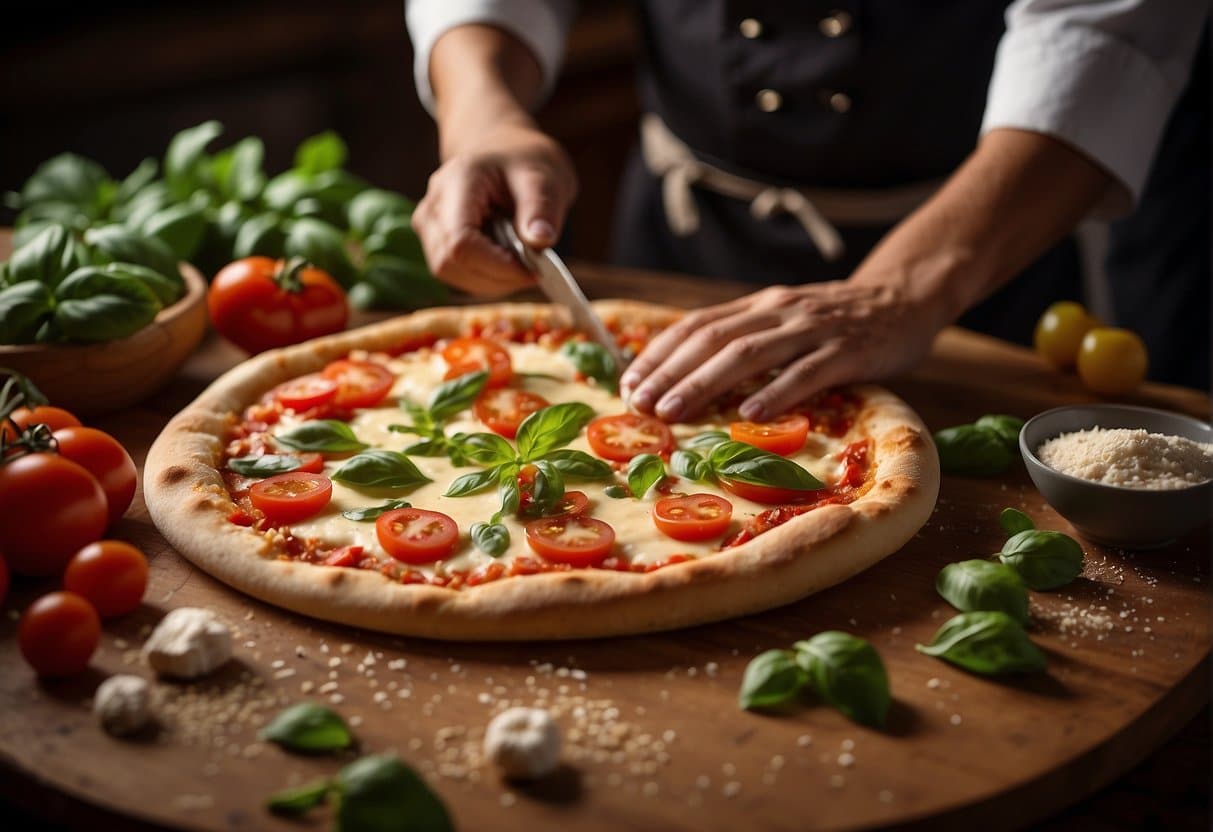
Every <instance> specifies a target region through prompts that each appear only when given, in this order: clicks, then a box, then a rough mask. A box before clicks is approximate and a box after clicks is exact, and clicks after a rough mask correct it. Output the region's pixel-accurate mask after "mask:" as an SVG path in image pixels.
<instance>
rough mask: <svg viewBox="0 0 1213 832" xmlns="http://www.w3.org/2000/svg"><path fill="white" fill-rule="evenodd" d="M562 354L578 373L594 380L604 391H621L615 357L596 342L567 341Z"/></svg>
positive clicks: (561, 349)
mask: <svg viewBox="0 0 1213 832" xmlns="http://www.w3.org/2000/svg"><path fill="white" fill-rule="evenodd" d="M560 354H561V355H563V356H564V357H565V358H567V359H568V360H569V361H570V362H571V363H572V365H573V366H574V367H576V368H577V372H579V373H581V374H582V375H583V376H585V377H586V378H592V379H594V381H596V382H598V385H599V386H600V387H602V388H603V389H606V390H609V391H611V392H612V393H614V392H615V391H616V390H618V389H619V368H618V367H616V366H615V357H614V356H613V355H611V353H610V351H609V350H607V348H606V347H604V346H603V345H602V344H599V343H597V342H596V341H572V340H570V341H565V342H564V343H563V344H562V345H561V346H560Z"/></svg>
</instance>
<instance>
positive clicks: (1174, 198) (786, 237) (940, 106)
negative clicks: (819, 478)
mask: <svg viewBox="0 0 1213 832" xmlns="http://www.w3.org/2000/svg"><path fill="white" fill-rule="evenodd" d="M638 5H639V7H640V17H641V23H642V31H643V37H644V58H645V59H644V61H643V62H642V66H641V70H640V93H641V100H642V104H643V106H644V108H645V109H646V110H647V111H648V112H652V113H655V114H657V115H658V116H660V117H661V119H662V120H663V121H664V122H665V123H666V125H668V127H669V128H670V130H671V131H672V132H673V133H674V134H675V135H676V136H677V137H678V138H680V139H681V140H682V141H683V142H685V143H686V144H687V145H689V146H690V147H691V148H692V149H693V150H694V151H695V155H696V156H697V157H699V158H700V159H702V160H703V161H705V162H707V163H709V164H712V165H714V166H716V167H719V168H721V169H723V170H726V171H729V172H731V173H735V174H738V175H741V176H746V177H749V178H752V179H756V180H758V181H761V182H767V183H771V184H779V185H786V186H789V187H822V188H865V189H872V188H885V187H893V186H898V185H906V184H912V183H917V182H923V181H927V180H931V179H937V178H940V177H945V176H947V175H949V174H950V173H951V172H952V171H953V170H955V169H956V167H957V166H958V165H959V164H960V163H961V162H962V161H963V160H964V159H965V157H966V156H968V154H969V153H971V152H972V150H973V148H974V146H975V144H976V140H977V136H978V130H979V128H980V124H981V116H982V112H983V110H984V107H985V100H986V92H987V87H988V85H989V80H990V74H991V71H992V68H993V63H994V53H995V48H996V47H997V44H998V40H999V38H1000V37H1001V36H1002V33H1003V29H1004V23H1003V14H1004V12H1005V9H1006V5H1007V3H1006V2H1005V1H1004V0H951V1H950V2H930V3H926V2H918V3H913V2H906V0H866V2H858V0H849V1H848V0H825V1H824V2H812V1H810V2H798V3H794V4H793V3H787V2H776V0H767V2H761V1H759V0H751V1H750V2H720V1H719V0H718V1H717V2H704V0H650V2H642V3H640V4H638ZM1198 66H1202V67H1203V65H1201V64H1198ZM1194 75H1195V76H1197V77H1196V78H1195V79H1194V81H1193V84H1192V86H1198V84H1199V81H1200V79H1201V78H1203V80H1204V95H1203V99H1202V98H1201V96H1200V94H1199V90H1197V91H1195V92H1194V91H1193V90H1191V89H1190V90H1189V91H1188V94H1187V95H1185V103H1186V104H1187V105H1189V106H1187V107H1179V108H1177V110H1176V115H1175V116H1174V117H1173V118H1172V125H1171V128H1172V129H1170V130H1169V131H1168V135H1167V142H1165V143H1164V145H1165V147H1166V149H1167V150H1181V151H1183V153H1182V156H1183V158H1177V157H1173V156H1167V157H1166V163H1167V165H1168V167H1170V168H1173V169H1174V177H1175V181H1174V182H1173V183H1172V187H1170V188H1163V189H1159V190H1158V191H1157V192H1156V189H1155V181H1154V180H1155V179H1157V178H1158V176H1157V174H1158V170H1156V171H1155V174H1156V175H1155V177H1154V178H1153V179H1152V180H1151V185H1150V188H1149V189H1147V193H1146V195H1145V197H1144V198H1143V201H1142V203H1141V205H1140V207H1139V209H1138V210H1137V212H1136V213H1135V214H1134V216H1133V217H1130V218H1128V219H1126V220H1124V221H1122V222H1120V223H1117V224H1116V225H1115V226H1114V228H1113V235H1112V236H1113V244H1112V246H1111V252H1110V254H1111V256H1110V259H1109V271H1110V272H1111V274H1112V278H1111V279H1112V283H1113V286H1114V291H1116V292H1117V296H1116V302H1117V313H1118V320H1117V322H1116V323H1118V324H1120V325H1125V326H1130V327H1131V328H1133V329H1135V330H1137V331H1138V332H1140V333H1141V334H1142V335H1143V337H1144V338H1146V341H1147V346H1148V347H1149V348H1150V351H1151V356H1152V357H1153V364H1154V366H1153V368H1152V371H1151V378H1156V379H1159V380H1172V381H1181V382H1182V383H1187V384H1192V385H1201V386H1207V385H1208V369H1207V368H1208V351H1209V344H1208V330H1209V312H1208V310H1209V303H1208V290H1209V263H1208V245H1207V232H1208V228H1209V176H1208V174H1207V171H1208V164H1209V156H1208V151H1209V131H1208V112H1209V96H1208V78H1207V72H1204V71H1198V72H1196V73H1194ZM772 91H774V92H775V93H776V94H777V95H776V103H775V104H774V106H772V96H771V92H772ZM1189 110H1190V111H1191V113H1190V117H1189V114H1188V111H1189ZM1202 113H1203V145H1202V144H1201V123H1200V116H1201V115H1202ZM1179 121H1182V122H1183V125H1184V127H1185V129H1186V131H1187V133H1188V134H1190V135H1188V136H1187V141H1186V142H1183V143H1181V144H1182V146H1179V147H1171V143H1172V142H1173V141H1176V140H1175V138H1174V136H1173V134H1175V133H1176V132H1177V125H1176V123H1177V122H1179ZM1201 164H1203V170H1204V171H1205V175H1203V176H1196V175H1194V173H1195V171H1194V170H1193V167H1194V166H1195V165H1201ZM1158 167H1160V168H1161V167H1162V165H1161V164H1160V165H1159V166H1158ZM1185 177H1186V179H1185ZM692 192H693V196H694V199H695V203H696V205H697V207H698V212H699V228H698V230H697V231H696V232H695V233H694V234H692V235H690V236H686V237H678V236H675V235H674V234H672V233H671V232H670V230H669V225H668V224H667V221H666V218H665V214H664V210H663V207H662V200H661V192H660V183H659V182H658V180H657V179H656V178H655V177H653V176H652V175H651V174H650V173H649V172H648V171H647V170H646V169H645V167H644V164H643V162H642V160H641V158H640V155H639V152H636V153H633V155H632V158H631V160H630V162H629V164H628V168H627V171H626V173H625V176H624V181H623V184H622V189H621V194H620V201H619V216H618V217H617V220H616V224H615V242H614V258H615V260H616V261H617V262H619V263H621V264H624V265H631V266H637V267H643V268H653V269H664V270H672V271H680V272H686V273H690V274H699V275H704V276H707V277H720V278H730V279H735V280H742V281H748V282H753V283H754V284H756V285H768V284H772V283H786V284H798V283H806V282H812V281H821V280H836V279H842V278H845V277H847V276H848V275H849V274H850V273H851V272H852V271H853V270H854V268H855V267H856V266H857V265H858V264H859V262H860V261H861V260H862V259H863V258H864V257H865V256H866V255H867V253H868V252H869V251H870V250H871V248H872V247H873V246H874V245H875V244H876V243H877V241H879V240H880V238H881V237H882V236H884V234H885V233H887V231H888V230H889V228H888V227H870V226H869V227H852V228H846V227H839V231H840V232H841V234H842V238H843V241H844V243H845V245H846V252H845V254H844V255H843V256H842V257H841V258H839V259H838V260H835V261H832V262H829V261H826V260H825V259H823V258H822V257H821V255H820V253H819V252H818V251H817V250H816V249H815V248H814V246H813V244H812V243H811V242H810V240H809V238H808V236H807V235H806V233H805V230H804V228H803V227H801V225H800V223H799V222H797V221H796V220H795V219H793V218H792V217H791V216H789V215H786V214H782V215H776V216H774V217H772V218H770V219H766V220H759V219H756V218H754V217H753V216H752V215H751V213H750V208H749V205H748V204H747V203H745V202H742V201H739V200H736V199H733V198H730V197H726V196H721V195H718V194H714V193H711V192H709V191H706V190H704V189H702V188H693V189H692ZM1045 198H1047V195H1046V197H1045ZM1177 203H1183V204H1182V205H1177ZM1179 215H1183V216H1184V218H1185V222H1184V223H1182V225H1184V226H1185V227H1184V228H1182V229H1181V228H1178V227H1177V224H1175V223H1171V222H1169V220H1170V219H1171V218H1173V217H1176V216H1179ZM1148 218H1153V222H1150V223H1147V222H1146V221H1147V219H1148ZM1202 222H1203V224H1202ZM1143 225H1146V226H1148V227H1143ZM1198 227H1200V228H1203V229H1204V232H1205V235H1206V236H1205V242H1204V244H1203V245H1201V246H1199V247H1198V248H1200V249H1201V250H1200V252H1197V251H1195V250H1194V248H1196V247H1194V246H1193V245H1192V242H1193V239H1192V238H1194V237H1196V236H1199V235H1198V234H1197V233H1196V230H1197V228H1198ZM1160 235H1161V236H1163V237H1165V238H1166V243H1165V244H1163V245H1160V244H1159V237H1160ZM1134 238H1135V239H1136V240H1137V241H1138V243H1137V244H1136V245H1133V244H1130V243H1126V242H1125V241H1126V240H1130V239H1134ZM1146 240H1150V241H1152V243H1153V244H1152V245H1146V244H1145V242H1146ZM1164 251H1165V252H1167V253H1168V254H1167V255H1166V257H1168V258H1169V261H1170V263H1171V266H1172V267H1171V268H1170V270H1169V271H1168V272H1167V274H1166V275H1165V276H1163V277H1165V279H1166V281H1167V286H1166V289H1167V292H1166V298H1167V300H1168V301H1169V302H1168V303H1166V304H1162V303H1143V302H1142V300H1141V299H1140V296H1141V295H1142V294H1147V295H1148V294H1149V288H1147V287H1151V286H1154V285H1156V284H1157V281H1156V279H1155V278H1156V277H1157V276H1160V274H1161V273H1160V269H1161V268H1162V266H1161V265H1160V263H1159V259H1160V258H1161V257H1163V254H1162V252H1164ZM1127 261H1131V262H1132V267H1131V268H1127V267H1124V266H1122V263H1125V262H1127ZM1080 274H1081V272H1080V261H1079V258H1078V252H1077V247H1076V245H1075V244H1074V242H1073V241H1072V240H1066V241H1064V242H1063V243H1062V244H1060V245H1058V246H1056V247H1055V248H1054V249H1052V250H1051V251H1049V252H1048V253H1046V254H1045V255H1044V256H1042V257H1041V258H1040V259H1039V260H1038V261H1037V262H1036V263H1034V264H1033V265H1032V266H1030V267H1029V268H1028V269H1026V270H1025V271H1024V272H1023V273H1022V274H1020V275H1019V276H1018V277H1017V279H1016V280H1015V281H1013V282H1012V283H1010V284H1008V285H1007V286H1005V287H1004V288H1003V289H1001V290H999V291H998V292H997V293H995V294H994V295H993V296H992V297H990V298H989V299H987V300H986V301H985V302H983V303H982V304H979V305H978V306H977V307H975V308H974V309H972V310H970V311H969V312H968V313H967V314H966V315H965V316H964V318H962V320H961V322H960V323H961V324H962V325H965V326H969V327H971V328H974V329H977V330H980V331H983V332H987V333H990V334H992V335H997V336H999V337H1002V338H1006V339H1008V340H1012V341H1017V342H1020V343H1027V342H1028V341H1030V339H1031V333H1032V329H1033V327H1034V325H1035V322H1036V319H1037V318H1038V317H1039V315H1040V313H1041V311H1043V309H1044V307H1045V306H1047V305H1048V304H1049V303H1050V302H1052V301H1054V300H1057V299H1061V298H1081V296H1082V281H1081V276H1080ZM1128 286H1131V287H1132V289H1134V290H1136V291H1137V292H1138V298H1136V299H1131V300H1128V301H1126V302H1125V303H1124V304H1123V307H1122V302H1121V300H1122V298H1125V297H1129V298H1132V297H1133V295H1132V292H1131V291H1128V290H1126V287H1128ZM1122 290H1125V291H1122ZM1201 291H1203V293H1204V294H1203V298H1204V302H1203V303H1201V302H1200V298H1201V295H1200V292H1201ZM1122 313H1123V315H1124V317H1121V314H1122ZM1178 314H1186V315H1187V318H1186V319H1185V320H1190V323H1191V326H1192V327H1193V328H1194V331H1193V332H1192V333H1191V338H1190V340H1191V341H1193V342H1195V341H1197V340H1201V338H1202V337H1203V351H1202V350H1201V349H1199V348H1197V346H1198V345H1195V344H1190V343H1182V344H1181V343H1180V342H1175V343H1171V342H1164V341H1163V340H1162V339H1163V337H1164V336H1165V337H1166V338H1168V339H1170V338H1171V337H1172V333H1170V332H1169V331H1168V330H1169V327H1170V323H1169V321H1170V320H1171V317H1170V316H1174V315H1178ZM1201 314H1203V323H1202V322H1201V321H1199V320H1197V319H1198V318H1199V317H1200V316H1201ZM1202 333H1203V335H1202ZM1202 355H1203V358H1201V356H1202ZM1202 362H1203V363H1202ZM1202 367H1203V374H1202Z"/></svg>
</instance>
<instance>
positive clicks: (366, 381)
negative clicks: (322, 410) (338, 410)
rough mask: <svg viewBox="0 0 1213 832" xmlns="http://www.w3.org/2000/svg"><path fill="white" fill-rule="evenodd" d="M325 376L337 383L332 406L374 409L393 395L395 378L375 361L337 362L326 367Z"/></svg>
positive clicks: (343, 360) (344, 360)
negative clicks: (389, 394) (391, 393)
mask: <svg viewBox="0 0 1213 832" xmlns="http://www.w3.org/2000/svg"><path fill="white" fill-rule="evenodd" d="M324 377H325V378H327V379H329V380H330V381H335V382H336V383H337V393H336V395H335V396H334V397H333V400H332V401H333V405H334V406H336V407H342V408H355V407H374V406H375V405H377V404H379V403H380V402H381V401H383V400H384V399H386V398H387V396H388V393H390V392H392V385H393V384H394V383H395V382H396V376H395V375H394V374H393V373H392V371H391V370H389V369H388V368H387V367H384V366H383V365H382V364H376V363H375V362H374V361H350V360H349V359H342V360H340V361H334V362H333V363H332V364H329V365H328V366H327V367H325V368H324Z"/></svg>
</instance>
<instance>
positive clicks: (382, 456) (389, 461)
mask: <svg viewBox="0 0 1213 832" xmlns="http://www.w3.org/2000/svg"><path fill="white" fill-rule="evenodd" d="M331 477H332V478H333V479H335V480H337V482H340V483H344V484H345V485H351V486H355V487H358V488H392V489H399V488H412V487H414V486H417V485H421V484H422V483H426V482H431V481H432V480H430V478H429V477H427V476H426V475H425V474H423V473H421V470H420V469H419V468H418V467H417V466H416V464H414V463H413V461H412V460H411V459H409V458H408V457H407V456H405V455H404V454H402V453H400V452H399V451H389V450H385V449H372V450H369V451H362V452H361V453H359V454H357V455H356V456H352V457H350V458H349V459H348V460H346V461H345V463H344V464H342V466H341V467H340V468H338V469H337V470H336V471H334V472H333V473H332V474H331Z"/></svg>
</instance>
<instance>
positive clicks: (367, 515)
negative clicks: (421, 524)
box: [341, 500, 412, 523]
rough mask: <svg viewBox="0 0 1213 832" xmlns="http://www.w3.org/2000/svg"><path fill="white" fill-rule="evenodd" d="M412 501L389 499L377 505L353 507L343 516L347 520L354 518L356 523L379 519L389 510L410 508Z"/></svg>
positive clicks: (343, 513)
mask: <svg viewBox="0 0 1213 832" xmlns="http://www.w3.org/2000/svg"><path fill="white" fill-rule="evenodd" d="M411 506H412V503H410V502H409V501H408V500H388V501H387V502H386V503H383V504H381V505H377V506H367V507H365V508H352V509H349V510H348V511H343V512H341V516H342V517H344V518H345V519H346V520H353V521H354V522H355V523H365V522H367V521H368V520H378V519H379V517H380V515H383V514H387V513H388V512H389V511H395V510H396V509H398V508H410V507H411Z"/></svg>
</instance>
